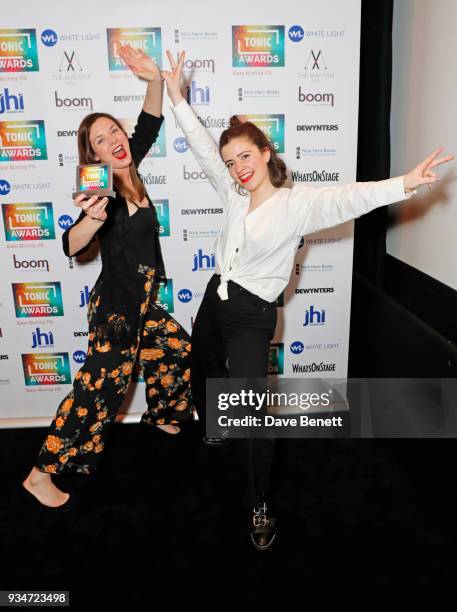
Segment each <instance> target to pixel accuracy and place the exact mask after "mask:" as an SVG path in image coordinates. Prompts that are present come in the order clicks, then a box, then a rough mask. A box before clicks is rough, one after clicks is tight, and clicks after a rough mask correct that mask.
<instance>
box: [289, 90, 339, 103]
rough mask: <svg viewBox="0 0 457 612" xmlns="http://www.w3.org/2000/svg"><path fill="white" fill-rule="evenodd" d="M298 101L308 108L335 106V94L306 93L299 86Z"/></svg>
mask: <svg viewBox="0 0 457 612" xmlns="http://www.w3.org/2000/svg"><path fill="white" fill-rule="evenodd" d="M298 101H299V102H303V103H304V104H306V105H307V106H335V94H332V93H320V92H313V93H311V92H305V91H304V90H303V89H302V86H301V85H299V86H298Z"/></svg>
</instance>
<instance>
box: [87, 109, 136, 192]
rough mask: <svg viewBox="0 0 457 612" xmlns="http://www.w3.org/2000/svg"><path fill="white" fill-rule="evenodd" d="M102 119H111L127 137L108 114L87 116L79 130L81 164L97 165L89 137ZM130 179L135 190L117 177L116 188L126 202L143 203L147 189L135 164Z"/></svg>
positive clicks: (114, 178) (118, 123)
mask: <svg viewBox="0 0 457 612" xmlns="http://www.w3.org/2000/svg"><path fill="white" fill-rule="evenodd" d="M101 117H105V118H106V119H110V120H111V121H112V122H113V123H115V124H116V125H117V126H118V127H119V128H120V129H121V130H122V131H123V132H124V134H125V135H126V136H127V134H126V132H125V130H124V128H123V127H122V125H121V124H120V122H119V121H118V120H117V119H116V118H115V117H113V116H112V115H109V114H108V113H91V114H90V115H87V116H86V117H84V119H83V120H82V121H81V123H80V125H79V128H78V153H79V163H80V164H94V163H96V160H95V153H94V151H93V149H92V145H91V144H90V139H89V136H90V130H91V128H92V126H93V125H94V123H95V122H96V121H97V119H100V118H101ZM130 178H131V179H132V183H133V190H132V189H131V188H130V187H127V186H126V185H124V183H123V182H122V181H121V180H120V179H119V177H117V176H116V175H114V176H113V182H114V186H115V187H116V189H117V190H118V191H119V193H120V194H121V196H123V197H124V198H125V199H126V200H129V201H131V202H135V201H139V202H141V201H142V200H143V199H144V197H145V196H146V189H145V187H144V185H143V183H142V181H141V179H140V177H139V176H138V172H137V169H136V167H135V164H133V163H131V164H130Z"/></svg>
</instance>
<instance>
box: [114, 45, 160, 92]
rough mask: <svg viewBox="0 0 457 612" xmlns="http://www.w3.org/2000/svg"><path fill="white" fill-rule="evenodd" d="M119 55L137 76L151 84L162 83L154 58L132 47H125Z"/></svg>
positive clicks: (120, 50)
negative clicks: (154, 82)
mask: <svg viewBox="0 0 457 612" xmlns="http://www.w3.org/2000/svg"><path fill="white" fill-rule="evenodd" d="M118 53H119V56H120V58H121V59H122V60H123V61H124V62H125V63H126V64H127V66H128V67H129V68H130V70H131V71H132V72H133V74H134V75H135V76H137V77H139V78H140V79H143V80H144V81H148V82H149V83H152V82H153V81H159V82H160V80H161V77H160V70H159V67H158V66H157V64H156V63H155V61H154V60H153V59H152V57H149V55H146V53H145V52H144V51H143V50H142V49H134V48H133V47H131V46H130V45H123V46H122V47H121V48H120V49H119V51H118Z"/></svg>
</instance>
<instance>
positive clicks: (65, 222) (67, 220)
mask: <svg viewBox="0 0 457 612" xmlns="http://www.w3.org/2000/svg"><path fill="white" fill-rule="evenodd" d="M73 223H74V221H73V219H72V218H71V217H70V215H60V217H59V220H58V224H59V227H60V229H63V230H66V229H68V228H69V227H71V226H72V225H73Z"/></svg>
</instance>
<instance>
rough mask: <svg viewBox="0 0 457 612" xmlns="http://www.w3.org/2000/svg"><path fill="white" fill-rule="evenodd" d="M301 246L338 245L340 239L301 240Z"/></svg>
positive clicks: (332, 237)
mask: <svg viewBox="0 0 457 612" xmlns="http://www.w3.org/2000/svg"><path fill="white" fill-rule="evenodd" d="M302 241H303V244H339V243H340V242H341V238H339V237H338V236H336V237H335V236H329V237H328V238H305V237H303V238H302Z"/></svg>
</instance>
